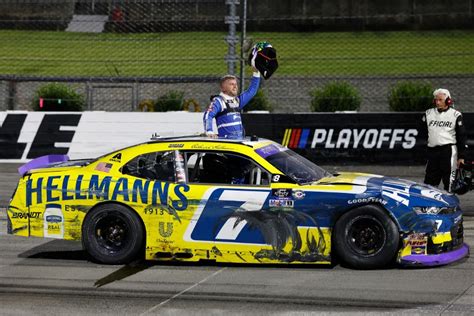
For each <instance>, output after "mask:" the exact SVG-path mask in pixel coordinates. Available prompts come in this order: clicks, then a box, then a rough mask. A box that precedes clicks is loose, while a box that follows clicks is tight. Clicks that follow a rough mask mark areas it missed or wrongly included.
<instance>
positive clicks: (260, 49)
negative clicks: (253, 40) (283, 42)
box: [248, 42, 278, 79]
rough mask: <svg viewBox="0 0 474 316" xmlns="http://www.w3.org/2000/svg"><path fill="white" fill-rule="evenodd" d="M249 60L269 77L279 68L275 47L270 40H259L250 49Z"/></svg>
mask: <svg viewBox="0 0 474 316" xmlns="http://www.w3.org/2000/svg"><path fill="white" fill-rule="evenodd" d="M248 62H249V64H250V65H252V66H253V67H255V68H257V70H258V71H259V72H260V74H261V75H262V76H263V78H265V79H268V78H270V77H271V76H272V74H273V73H274V72H275V71H276V70H277V68H278V60H277V55H276V50H275V48H273V47H272V45H271V44H270V43H268V42H258V43H257V44H255V45H254V46H253V47H252V49H251V50H250V54H249V58H248Z"/></svg>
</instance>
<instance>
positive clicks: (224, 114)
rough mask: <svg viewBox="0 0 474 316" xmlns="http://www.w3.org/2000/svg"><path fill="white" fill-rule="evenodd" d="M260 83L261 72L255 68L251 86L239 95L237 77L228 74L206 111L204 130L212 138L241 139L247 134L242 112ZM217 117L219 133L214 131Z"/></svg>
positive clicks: (222, 79)
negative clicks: (213, 123) (213, 126)
mask: <svg viewBox="0 0 474 316" xmlns="http://www.w3.org/2000/svg"><path fill="white" fill-rule="evenodd" d="M259 85H260V72H258V71H257V70H256V69H254V73H253V76H252V79H251V80H250V86H249V88H248V89H247V90H246V91H244V92H243V93H242V94H240V95H238V92H239V87H238V84H237V78H236V77H235V76H232V75H226V76H224V77H222V78H221V80H220V90H221V93H220V94H219V95H217V96H214V97H213V98H212V101H211V104H210V105H209V106H208V107H207V110H206V112H204V130H205V132H206V135H207V136H209V137H211V138H217V137H223V138H230V139H241V138H243V137H244V136H245V133H244V128H243V125H242V118H241V116H240V112H241V111H242V109H243V108H244V106H246V105H247V104H248V103H249V102H250V100H251V99H252V98H253V97H254V96H255V94H256V93H257V90H258V87H259ZM214 118H215V119H216V124H217V134H216V133H215V132H214V131H213V128H212V122H213V119H214Z"/></svg>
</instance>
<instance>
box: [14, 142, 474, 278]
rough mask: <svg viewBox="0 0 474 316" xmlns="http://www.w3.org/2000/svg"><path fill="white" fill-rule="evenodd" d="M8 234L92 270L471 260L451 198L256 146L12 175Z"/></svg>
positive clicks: (216, 145) (61, 159) (182, 149)
mask: <svg viewBox="0 0 474 316" xmlns="http://www.w3.org/2000/svg"><path fill="white" fill-rule="evenodd" d="M19 171H20V173H21V175H22V177H21V179H20V180H19V183H18V186H17V188H16V190H15V192H14V194H13V196H12V199H11V202H10V204H9V207H8V209H7V212H8V233H9V234H13V235H17V236H35V237H47V238H59V239H67V240H77V241H79V240H81V241H82V244H83V246H84V248H85V250H86V251H87V252H88V253H89V255H90V257H91V258H92V260H94V261H96V262H102V263H107V264H122V263H127V262H130V261H132V260H135V259H137V258H140V257H142V258H143V256H144V257H145V259H147V260H181V261H199V260H211V261H212V260H213V261H216V262H229V263H252V264H256V263H275V264H278V263H280V264H290V263H291V264H315V263H317V264H334V263H336V262H341V263H342V264H343V265H346V266H349V267H352V268H356V269H374V268H381V267H385V266H387V265H391V264H392V263H396V262H398V263H399V264H401V265H409V266H435V265H444V264H449V263H451V262H455V261H458V260H460V259H462V258H464V257H466V256H468V254H469V247H468V245H466V244H465V243H464V242H463V215H462V210H461V208H460V205H459V200H458V198H457V197H456V196H455V195H453V194H450V193H447V192H444V191H440V190H438V189H437V188H434V187H432V186H428V185H424V184H418V183H415V182H412V181H407V180H402V179H398V178H389V177H384V176H381V175H373V174H363V173H343V172H341V173H336V174H331V173H329V172H327V171H325V170H324V169H323V168H321V167H319V166H317V165H316V164H314V163H313V162H311V161H309V160H307V159H306V158H304V157H302V156H300V155H298V154H297V153H295V152H293V151H292V150H290V149H288V148H287V147H284V146H281V145H280V144H278V143H275V142H273V141H271V140H266V139H258V138H256V137H253V138H246V139H243V140H226V139H210V138H205V137H175V138H157V139H153V140H151V141H149V142H146V143H141V144H137V145H134V146H131V147H127V148H124V149H120V150H117V151H114V152H111V153H109V154H106V155H103V156H101V157H99V158H96V159H83V160H69V159H68V157H67V156H61V155H59V156H58V155H56V156H54V155H51V156H44V157H40V158H37V159H35V160H33V161H30V162H29V163H28V164H26V165H24V166H22V167H21V168H19Z"/></svg>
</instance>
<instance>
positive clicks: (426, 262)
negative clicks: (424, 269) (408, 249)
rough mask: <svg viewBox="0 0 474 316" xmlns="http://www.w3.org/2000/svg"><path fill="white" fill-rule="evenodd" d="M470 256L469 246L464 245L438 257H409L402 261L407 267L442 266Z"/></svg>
mask: <svg viewBox="0 0 474 316" xmlns="http://www.w3.org/2000/svg"><path fill="white" fill-rule="evenodd" d="M467 255H469V246H468V245H467V244H463V245H462V246H461V247H460V248H459V249H456V250H453V251H450V252H445V253H440V254H437V255H409V256H405V257H403V258H401V259H400V264H402V265H406V266H441V265H445V264H449V263H452V262H454V261H457V260H459V259H462V258H464V257H466V256H467Z"/></svg>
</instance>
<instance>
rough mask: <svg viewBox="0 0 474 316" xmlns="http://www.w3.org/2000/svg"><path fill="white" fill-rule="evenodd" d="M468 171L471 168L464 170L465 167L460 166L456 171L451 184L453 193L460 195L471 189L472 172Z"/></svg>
mask: <svg viewBox="0 0 474 316" xmlns="http://www.w3.org/2000/svg"><path fill="white" fill-rule="evenodd" d="M468 169H469V170H468ZM470 169H471V168H465V165H462V166H461V167H460V168H459V169H458V170H456V177H455V178H454V180H453V183H452V184H451V191H452V192H453V193H456V194H459V195H462V194H465V193H466V192H467V191H469V190H470V189H471V184H472V170H470Z"/></svg>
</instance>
